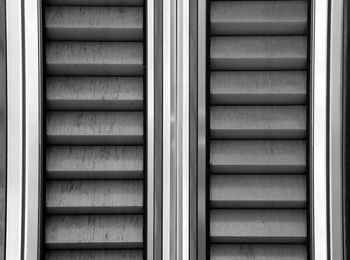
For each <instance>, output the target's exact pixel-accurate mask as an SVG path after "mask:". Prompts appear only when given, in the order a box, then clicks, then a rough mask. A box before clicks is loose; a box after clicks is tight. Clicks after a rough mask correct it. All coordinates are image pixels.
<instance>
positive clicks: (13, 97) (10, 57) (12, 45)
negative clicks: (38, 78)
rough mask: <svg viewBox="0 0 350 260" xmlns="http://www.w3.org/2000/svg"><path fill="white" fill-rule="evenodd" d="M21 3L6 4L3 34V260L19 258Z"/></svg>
mask: <svg viewBox="0 0 350 260" xmlns="http://www.w3.org/2000/svg"><path fill="white" fill-rule="evenodd" d="M22 19H23V17H22V1H21V0H7V1H6V31H7V42H6V48H7V86H8V91H7V104H8V110H7V144H8V146H7V208H6V259H7V260H21V259H22V242H23V241H22V237H23V236H22V231H23V229H22V228H23V227H22V226H23V225H22V224H23V223H22V214H23V212H22V207H23V188H24V187H23V185H24V180H23V168H24V150H23V147H24V143H23V142H24V137H23V130H24V129H23V121H24V115H23V103H24V100H23V99H24V89H23V88H24V86H23V79H24V77H23V73H24V72H23V59H24V57H23V35H22Z"/></svg>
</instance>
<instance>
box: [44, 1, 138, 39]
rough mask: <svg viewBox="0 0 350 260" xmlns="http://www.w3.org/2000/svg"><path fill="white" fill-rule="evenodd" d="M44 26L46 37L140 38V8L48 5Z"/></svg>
mask: <svg viewBox="0 0 350 260" xmlns="http://www.w3.org/2000/svg"><path fill="white" fill-rule="evenodd" d="M45 29H46V36H47V38H48V39H50V40H64V41H67V40H75V41H77V40H87V41H88V40H91V41H141V40H142V39H143V8H142V7H107V6H104V7H101V6H100V7H96V6H95V7H92V6H89V7H88V6H85V7H82V6H76V7H74V6H48V7H46V8H45Z"/></svg>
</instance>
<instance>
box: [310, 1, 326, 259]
mask: <svg viewBox="0 0 350 260" xmlns="http://www.w3.org/2000/svg"><path fill="white" fill-rule="evenodd" d="M327 28H328V0H313V1H312V19H311V48H310V49H311V72H310V79H311V99H312V100H311V104H312V105H311V140H310V142H311V144H310V148H311V151H310V152H311V154H310V170H311V171H310V173H311V174H310V188H311V189H310V190H311V194H310V198H311V200H310V203H311V210H310V211H311V216H310V217H311V226H310V230H311V252H310V253H311V259H315V260H327V259H328V256H329V251H328V245H329V244H328V243H329V241H328V221H327V219H328V216H327V213H328V211H327V210H328V207H327V197H328V196H327V193H328V189H327V185H328V183H327V178H328V175H327V174H328V173H327V159H328V158H327V90H328V84H327V83H328V82H327V80H328V78H327V74H328V67H327V65H328V64H327V58H328V45H327V41H328V29H327Z"/></svg>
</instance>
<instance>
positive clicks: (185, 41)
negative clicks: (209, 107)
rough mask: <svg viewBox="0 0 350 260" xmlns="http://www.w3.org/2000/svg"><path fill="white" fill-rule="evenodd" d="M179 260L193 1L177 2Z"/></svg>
mask: <svg viewBox="0 0 350 260" xmlns="http://www.w3.org/2000/svg"><path fill="white" fill-rule="evenodd" d="M176 72H177V86H176V88H177V94H176V95H177V104H176V109H177V120H176V121H177V166H176V168H177V259H188V257H189V251H188V242H189V240H188V239H189V230H188V228H189V222H188V221H189V0H181V1H177V68H176Z"/></svg>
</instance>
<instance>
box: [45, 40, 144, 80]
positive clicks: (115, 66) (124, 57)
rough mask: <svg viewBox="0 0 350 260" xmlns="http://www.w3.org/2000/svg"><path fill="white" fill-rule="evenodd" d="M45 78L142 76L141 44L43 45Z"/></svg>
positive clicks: (66, 43)
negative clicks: (53, 76) (47, 75)
mask: <svg viewBox="0 0 350 260" xmlns="http://www.w3.org/2000/svg"><path fill="white" fill-rule="evenodd" d="M46 69H47V73H48V74H49V75H62V76H67V75H78V76H79V75H92V76H97V75H99V76H104V75H109V76H128V75H129V76H130V75H133V76H142V75H143V43H141V42H128V43H126V42H47V44H46Z"/></svg>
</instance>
